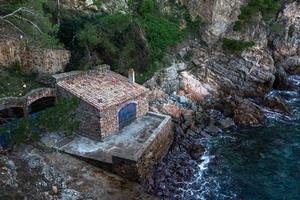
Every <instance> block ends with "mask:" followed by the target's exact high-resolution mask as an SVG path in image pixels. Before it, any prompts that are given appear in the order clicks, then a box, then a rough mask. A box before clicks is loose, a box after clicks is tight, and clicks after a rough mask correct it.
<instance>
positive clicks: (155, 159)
mask: <svg viewBox="0 0 300 200" xmlns="http://www.w3.org/2000/svg"><path fill="white" fill-rule="evenodd" d="M148 114H150V115H151V114H153V115H155V116H159V117H162V118H163V119H164V120H163V121H162V123H161V124H160V125H159V127H158V128H157V129H155V130H153V133H152V135H151V137H150V138H149V139H148V140H147V141H146V142H145V143H144V144H143V148H142V149H143V151H142V153H141V154H139V155H137V157H136V158H134V159H130V160H128V159H124V158H120V157H117V156H113V158H112V161H113V163H112V168H113V172H114V173H116V174H118V175H120V176H122V177H125V178H127V179H129V180H132V181H135V182H139V183H143V182H144V181H146V180H148V179H149V178H151V177H152V175H153V174H152V173H153V168H154V166H155V165H157V164H158V163H159V162H160V161H161V160H162V159H163V158H164V156H165V155H166V154H167V152H168V150H169V148H170V146H171V144H172V142H173V139H174V131H173V122H172V119H171V117H170V116H166V115H161V114H158V113H148Z"/></svg>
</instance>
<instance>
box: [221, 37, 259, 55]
mask: <svg viewBox="0 0 300 200" xmlns="http://www.w3.org/2000/svg"><path fill="white" fill-rule="evenodd" d="M253 45H255V43H254V42H253V41H243V40H235V39H229V38H224V39H223V45H222V47H223V49H224V51H225V52H228V53H241V52H242V51H243V50H245V49H248V48H249V47H251V46H253Z"/></svg>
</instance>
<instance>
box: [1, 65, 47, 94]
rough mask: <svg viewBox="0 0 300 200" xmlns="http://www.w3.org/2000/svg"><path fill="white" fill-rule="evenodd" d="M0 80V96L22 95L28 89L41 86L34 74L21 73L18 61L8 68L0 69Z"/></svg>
mask: <svg viewBox="0 0 300 200" xmlns="http://www.w3.org/2000/svg"><path fill="white" fill-rule="evenodd" d="M0 82H1V84H0V98H2V97H7V96H15V97H18V96H23V95H25V94H26V93H28V92H29V91H30V90H32V89H35V88H39V87H41V86H42V85H41V84H40V83H38V82H37V81H36V77H35V75H28V74H24V73H22V72H21V71H20V65H19V63H18V62H16V63H14V64H13V66H10V67H9V68H8V69H2V70H1V69H0Z"/></svg>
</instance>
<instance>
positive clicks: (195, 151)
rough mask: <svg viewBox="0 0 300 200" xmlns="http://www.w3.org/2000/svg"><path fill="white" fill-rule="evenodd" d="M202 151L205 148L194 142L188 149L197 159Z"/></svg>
mask: <svg viewBox="0 0 300 200" xmlns="http://www.w3.org/2000/svg"><path fill="white" fill-rule="evenodd" d="M204 152H205V149H204V147H203V146H202V145H201V144H198V143H194V144H192V146H191V149H190V156H191V157H192V159H194V160H199V158H201V156H202V155H203V153H204Z"/></svg>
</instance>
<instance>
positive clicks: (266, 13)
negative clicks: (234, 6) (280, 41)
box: [234, 0, 282, 31]
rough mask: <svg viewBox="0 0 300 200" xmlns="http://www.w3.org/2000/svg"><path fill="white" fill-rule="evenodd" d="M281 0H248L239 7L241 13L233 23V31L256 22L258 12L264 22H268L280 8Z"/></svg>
mask: <svg viewBox="0 0 300 200" xmlns="http://www.w3.org/2000/svg"><path fill="white" fill-rule="evenodd" d="M281 4H282V0H250V2H249V3H248V4H246V5H244V6H242V7H241V9H240V10H241V14H240V15H239V16H238V21H236V23H235V25H234V30H235V31H241V30H242V28H243V27H244V26H246V25H247V24H252V23H255V22H256V17H257V14H258V13H261V14H262V16H263V19H264V20H265V22H269V21H270V20H271V19H272V18H273V17H274V16H275V15H276V14H277V12H278V11H279V9H280V8H281Z"/></svg>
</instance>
